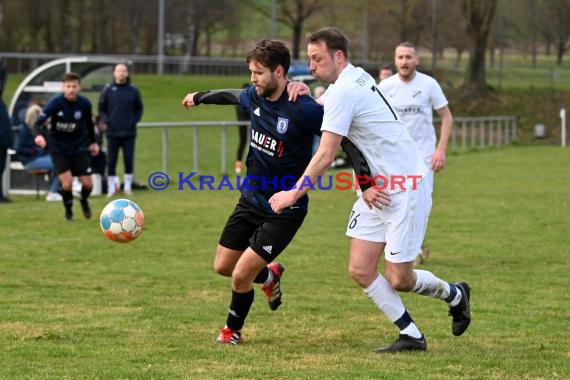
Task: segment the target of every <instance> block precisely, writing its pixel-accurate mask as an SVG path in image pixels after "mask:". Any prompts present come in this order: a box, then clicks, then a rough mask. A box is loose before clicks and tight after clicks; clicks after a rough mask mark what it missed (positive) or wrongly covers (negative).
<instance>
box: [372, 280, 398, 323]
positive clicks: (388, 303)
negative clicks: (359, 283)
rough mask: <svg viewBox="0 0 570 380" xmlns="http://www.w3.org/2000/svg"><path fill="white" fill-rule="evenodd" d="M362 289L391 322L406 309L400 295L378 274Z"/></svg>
mask: <svg viewBox="0 0 570 380" xmlns="http://www.w3.org/2000/svg"><path fill="white" fill-rule="evenodd" d="M362 290H363V291H364V293H366V295H368V298H370V299H371V300H372V302H374V303H375V304H376V306H378V308H379V309H380V310H382V312H383V313H384V314H386V316H387V317H388V319H389V320H390V322H392V323H393V322H395V321H397V320H398V319H399V318H400V317H401V316H402V314H404V312H405V311H406V308H405V307H404V303H403V302H402V299H401V298H400V295H399V294H398V293H397V292H396V291H395V290H394V288H393V287H392V285H390V283H389V282H388V281H386V279H385V278H384V277H382V275H380V274H378V277H376V280H374V281H373V282H372V284H370V286H368V287H367V288H366V289H362Z"/></svg>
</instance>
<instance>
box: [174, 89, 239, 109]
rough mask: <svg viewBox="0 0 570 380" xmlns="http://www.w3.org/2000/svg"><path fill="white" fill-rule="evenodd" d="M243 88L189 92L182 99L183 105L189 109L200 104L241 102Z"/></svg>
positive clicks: (236, 103) (234, 103)
mask: <svg viewBox="0 0 570 380" xmlns="http://www.w3.org/2000/svg"><path fill="white" fill-rule="evenodd" d="M242 91H243V90H242V89H229V90H210V91H202V92H192V93H189V94H188V95H186V96H185V97H184V99H182V107H184V108H186V109H188V108H190V107H194V106H197V105H199V104H220V105H224V104H233V105H238V104H239V96H240V94H241V92H242Z"/></svg>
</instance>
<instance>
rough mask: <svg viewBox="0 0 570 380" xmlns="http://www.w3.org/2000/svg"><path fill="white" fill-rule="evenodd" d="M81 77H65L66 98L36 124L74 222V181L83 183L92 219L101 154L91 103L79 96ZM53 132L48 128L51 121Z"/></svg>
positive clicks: (84, 203) (55, 102) (56, 100)
mask: <svg viewBox="0 0 570 380" xmlns="http://www.w3.org/2000/svg"><path fill="white" fill-rule="evenodd" d="M80 91H81V76H80V75H79V74H77V73H65V74H64V75H63V94H61V95H58V96H56V97H55V98H53V99H52V100H50V101H49V103H48V104H47V105H46V106H45V108H44V109H43V111H42V113H41V114H40V115H39V116H38V118H37V120H36V123H35V124H34V134H37V136H36V138H35V142H36V144H38V145H39V146H40V148H42V149H45V148H46V147H47V148H48V149H49V153H50V156H51V159H52V161H53V165H54V167H55V172H56V174H57V175H58V176H59V180H60V181H61V197H62V198H63V206H64V208H65V219H67V220H69V221H71V220H72V219H73V193H72V183H73V177H74V176H76V177H78V179H79V182H81V198H80V203H81V209H82V211H83V215H84V216H85V218H86V219H90V218H91V207H90V205H89V201H88V198H89V195H90V194H91V190H92V189H93V182H92V181H91V165H90V157H89V153H91V155H97V154H99V145H98V144H97V142H96V141H95V126H94V125H93V117H92V109H91V102H90V101H89V99H87V98H85V97H83V96H81V95H79V92H80ZM48 119H49V123H50V128H49V129H46V128H44V124H45V123H46V122H47V121H48Z"/></svg>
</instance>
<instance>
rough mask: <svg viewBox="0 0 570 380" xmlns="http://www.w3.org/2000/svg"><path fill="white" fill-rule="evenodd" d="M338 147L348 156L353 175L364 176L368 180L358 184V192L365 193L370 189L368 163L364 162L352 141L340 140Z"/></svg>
mask: <svg viewBox="0 0 570 380" xmlns="http://www.w3.org/2000/svg"><path fill="white" fill-rule="evenodd" d="M340 146H341V148H342V150H343V151H344V152H345V153H346V155H347V156H348V159H349V160H350V162H351V165H352V168H353V169H354V173H355V174H356V175H357V176H366V177H368V178H369V180H368V181H366V182H365V183H359V186H360V190H362V191H366V190H368V189H369V188H371V187H372V183H371V182H372V174H371V173H370V167H369V166H368V162H366V158H364V155H363V154H362V152H361V151H360V150H359V149H358V148H357V147H356V145H354V143H353V142H352V141H350V140H349V139H348V138H346V137H343V138H342V141H341V143H340Z"/></svg>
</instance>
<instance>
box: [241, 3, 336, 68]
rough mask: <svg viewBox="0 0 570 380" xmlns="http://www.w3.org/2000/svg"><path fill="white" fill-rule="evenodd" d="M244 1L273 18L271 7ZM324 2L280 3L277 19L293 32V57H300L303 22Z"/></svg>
mask: <svg viewBox="0 0 570 380" xmlns="http://www.w3.org/2000/svg"><path fill="white" fill-rule="evenodd" d="M243 3H244V4H246V5H247V6H248V7H250V8H251V9H254V10H256V11H257V12H259V13H260V14H262V15H263V16H265V17H267V18H271V9H270V8H269V7H266V6H265V7H264V6H259V4H258V2H256V1H255V0H247V1H244V2H243ZM324 4H325V0H289V1H283V2H281V3H280V7H279V11H278V12H277V18H276V21H277V22H279V23H281V24H283V25H286V26H287V27H289V28H290V29H291V31H292V32H293V37H292V44H293V46H292V51H291V55H292V56H293V59H299V57H300V54H299V53H300V47H301V38H302V33H303V24H304V23H305V21H306V20H307V19H308V18H310V17H311V16H312V15H313V14H314V13H315V12H316V11H317V10H320V9H321V8H322V7H323V6H324Z"/></svg>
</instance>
